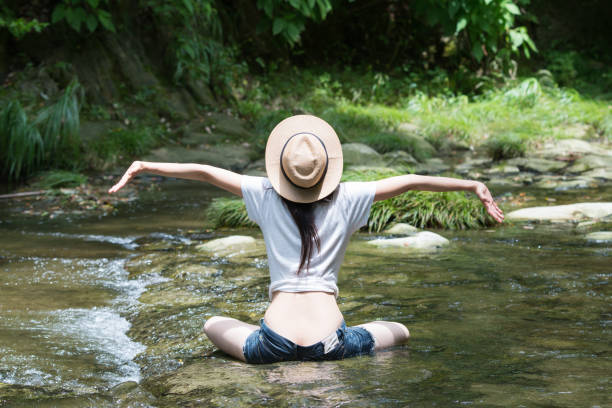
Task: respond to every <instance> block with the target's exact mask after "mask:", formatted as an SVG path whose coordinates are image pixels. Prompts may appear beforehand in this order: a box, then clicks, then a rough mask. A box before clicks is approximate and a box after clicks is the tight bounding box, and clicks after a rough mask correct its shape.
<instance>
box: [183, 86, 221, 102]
mask: <svg viewBox="0 0 612 408" xmlns="http://www.w3.org/2000/svg"><path fill="white" fill-rule="evenodd" d="M187 89H188V90H189V93H190V94H191V96H192V97H193V99H195V101H196V102H197V103H199V104H200V105H206V106H214V105H215V98H214V97H213V94H212V92H211V91H210V88H209V87H208V86H207V85H206V84H205V83H204V82H203V81H200V80H197V81H196V80H189V81H188V82H187Z"/></svg>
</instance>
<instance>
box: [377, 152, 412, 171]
mask: <svg viewBox="0 0 612 408" xmlns="http://www.w3.org/2000/svg"><path fill="white" fill-rule="evenodd" d="M383 160H384V161H385V163H386V165H387V166H388V167H393V168H397V169H400V170H403V171H406V170H408V169H410V168H412V167H414V166H415V165H417V164H418V162H417V161H416V160H415V158H414V157H412V155H411V154H410V153H407V152H405V151H403V150H398V151H395V152H389V153H385V154H384V155H383Z"/></svg>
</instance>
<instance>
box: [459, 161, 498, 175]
mask: <svg viewBox="0 0 612 408" xmlns="http://www.w3.org/2000/svg"><path fill="white" fill-rule="evenodd" d="M490 163H491V159H467V160H466V161H464V162H463V163H461V164H459V165H457V166H455V172H456V173H459V174H467V173H468V172H469V171H470V170H472V169H473V168H474V167H482V166H486V165H488V164H490Z"/></svg>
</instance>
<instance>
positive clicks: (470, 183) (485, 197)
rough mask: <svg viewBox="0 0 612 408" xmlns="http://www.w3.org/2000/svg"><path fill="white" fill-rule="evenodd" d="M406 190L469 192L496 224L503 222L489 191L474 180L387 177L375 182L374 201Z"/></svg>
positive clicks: (415, 176)
mask: <svg viewBox="0 0 612 408" xmlns="http://www.w3.org/2000/svg"><path fill="white" fill-rule="evenodd" d="M408 190H423V191H471V192H473V193H474V194H476V195H477V196H478V198H479V199H480V201H482V204H483V205H484V206H485V208H486V210H487V212H488V213H489V214H490V215H491V217H493V218H494V219H495V220H496V221H497V222H502V221H503V220H504V213H503V212H502V210H500V209H499V207H498V206H497V204H496V203H495V201H494V200H493V197H492V196H491V193H490V192H489V189H488V188H487V186H485V185H484V183H481V182H480V181H474V180H461V179H455V178H450V177H431V176H419V175H416V174H407V175H405V176H397V177H389V178H386V179H383V180H379V181H377V182H376V195H375V196H374V201H379V200H386V199H387V198H391V197H394V196H396V195H399V194H402V193H404V192H406V191H408Z"/></svg>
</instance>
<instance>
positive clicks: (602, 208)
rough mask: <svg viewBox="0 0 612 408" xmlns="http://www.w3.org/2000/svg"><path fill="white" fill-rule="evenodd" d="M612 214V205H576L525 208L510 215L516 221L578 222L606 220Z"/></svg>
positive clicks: (510, 218)
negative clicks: (596, 219) (589, 219)
mask: <svg viewBox="0 0 612 408" xmlns="http://www.w3.org/2000/svg"><path fill="white" fill-rule="evenodd" d="M611 214H612V203H576V204H568V205H555V206H547V207H531V208H523V209H521V210H516V211H512V212H510V213H508V214H507V215H506V219H507V220H514V221H552V220H562V221H577V220H581V219H584V218H604V217H607V216H609V215H611Z"/></svg>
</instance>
